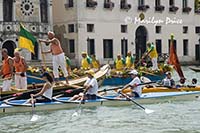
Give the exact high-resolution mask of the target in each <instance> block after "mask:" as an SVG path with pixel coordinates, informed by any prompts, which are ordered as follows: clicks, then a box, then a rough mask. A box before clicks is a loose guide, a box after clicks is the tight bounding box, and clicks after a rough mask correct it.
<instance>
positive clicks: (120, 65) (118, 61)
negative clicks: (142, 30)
mask: <svg viewBox="0 0 200 133" xmlns="http://www.w3.org/2000/svg"><path fill="white" fill-rule="evenodd" d="M114 65H115V68H116V70H118V71H122V70H123V69H124V67H125V61H124V59H123V58H122V57H121V55H120V54H118V55H117V59H116V60H115V62H114Z"/></svg>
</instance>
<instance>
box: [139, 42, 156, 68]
mask: <svg viewBox="0 0 200 133" xmlns="http://www.w3.org/2000/svg"><path fill="white" fill-rule="evenodd" d="M146 56H149V57H150V58H151V62H152V65H153V66H152V70H158V62H157V61H158V53H157V50H156V46H155V45H154V44H153V43H150V42H148V43H147V51H146V53H145V55H144V56H143V57H142V58H145V57H146Z"/></svg>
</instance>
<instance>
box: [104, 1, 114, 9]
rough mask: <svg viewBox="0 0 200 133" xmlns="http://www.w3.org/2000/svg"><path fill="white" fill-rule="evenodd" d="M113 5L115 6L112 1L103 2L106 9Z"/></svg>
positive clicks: (111, 7)
mask: <svg viewBox="0 0 200 133" xmlns="http://www.w3.org/2000/svg"><path fill="white" fill-rule="evenodd" d="M114 6H115V4H114V3H113V2H105V3H104V8H106V9H111V10H112V9H113V8H114Z"/></svg>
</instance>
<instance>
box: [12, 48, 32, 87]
mask: <svg viewBox="0 0 200 133" xmlns="http://www.w3.org/2000/svg"><path fill="white" fill-rule="evenodd" d="M14 55H15V57H14V58H13V61H14V64H13V65H14V68H15V86H16V88H17V89H27V75H26V70H27V68H28V67H27V64H26V61H25V59H24V57H22V56H20V53H19V51H17V50H15V52H14Z"/></svg>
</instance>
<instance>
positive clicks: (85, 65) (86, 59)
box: [81, 52, 92, 70]
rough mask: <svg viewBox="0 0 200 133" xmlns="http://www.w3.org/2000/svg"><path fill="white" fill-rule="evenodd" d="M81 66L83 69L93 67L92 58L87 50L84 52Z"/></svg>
mask: <svg viewBox="0 0 200 133" xmlns="http://www.w3.org/2000/svg"><path fill="white" fill-rule="evenodd" d="M81 66H82V69H83V70H89V69H90V68H92V59H91V58H90V57H89V56H88V55H87V53H86V52H82V61H81Z"/></svg>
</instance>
